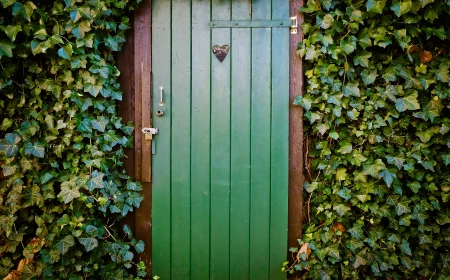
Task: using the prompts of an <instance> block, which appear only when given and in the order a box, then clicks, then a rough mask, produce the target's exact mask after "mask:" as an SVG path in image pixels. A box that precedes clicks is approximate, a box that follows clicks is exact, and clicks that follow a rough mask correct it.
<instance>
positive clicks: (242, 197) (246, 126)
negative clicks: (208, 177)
mask: <svg viewBox="0 0 450 280" xmlns="http://www.w3.org/2000/svg"><path fill="white" fill-rule="evenodd" d="M250 9H251V1H250V0H247V1H244V0H241V1H233V3H232V12H233V14H232V19H233V20H250V19H251V11H250ZM231 37H232V43H231V46H232V49H231V51H230V54H229V55H231V57H230V58H231V62H232V69H233V71H232V73H231V76H232V78H231V81H232V83H231V95H232V97H231V201H230V207H231V208H230V279H240V280H245V279H248V278H249V251H250V235H249V232H250V227H249V225H250V224H249V221H250V112H251V103H250V100H251V95H250V94H251V91H250V80H251V77H250V73H251V31H250V28H234V29H231Z"/></svg>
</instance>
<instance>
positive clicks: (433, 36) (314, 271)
mask: <svg viewBox="0 0 450 280" xmlns="http://www.w3.org/2000/svg"><path fill="white" fill-rule="evenodd" d="M301 11H302V12H303V13H304V16H305V22H304V24H303V25H302V28H303V32H304V34H305V35H304V39H303V41H302V42H301V43H300V44H299V50H298V53H299V54H300V55H301V56H302V57H303V58H304V61H305V63H304V67H305V68H304V70H305V76H306V77H305V81H306V90H305V94H304V95H303V96H298V97H297V98H296V100H295V104H298V105H301V106H302V107H303V108H304V109H305V121H306V122H305V127H306V128H307V129H306V136H305V139H306V142H307V150H308V154H307V157H306V177H307V182H306V183H305V184H304V190H305V192H304V194H305V195H304V200H305V203H306V206H307V209H306V210H305V212H306V215H305V219H304V228H303V230H304V234H303V236H302V237H301V239H299V243H300V244H299V245H300V246H299V248H291V250H292V252H293V253H294V256H295V257H296V261H295V263H291V264H286V266H285V267H284V270H286V271H289V272H291V273H293V272H295V271H296V270H299V271H303V272H304V273H303V278H314V279H375V278H381V279H448V278H447V277H448V275H450V246H449V244H450V243H449V242H450V207H449V206H450V205H449V195H450V166H449V164H450V149H449V148H450V137H449V135H450V132H449V131H450V105H449V104H450V102H449V100H450V83H449V67H450V56H449V46H450V21H449V18H450V1H448V0H434V1H433V0H417V1H411V0H405V1H399V0H394V1H390V0H389V1H387V0H380V1H376V0H353V1H352V0H343V1H335V0H320V1H315V0H308V1H307V3H306V4H305V6H304V7H303V8H302V9H301Z"/></svg>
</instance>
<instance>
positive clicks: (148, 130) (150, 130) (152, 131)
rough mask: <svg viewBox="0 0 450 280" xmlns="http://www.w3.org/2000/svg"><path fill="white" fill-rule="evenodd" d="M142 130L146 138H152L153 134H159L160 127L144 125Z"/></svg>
mask: <svg viewBox="0 0 450 280" xmlns="http://www.w3.org/2000/svg"><path fill="white" fill-rule="evenodd" d="M141 131H142V133H144V136H145V140H152V139H153V135H156V134H158V129H157V128H153V127H144V128H142V130H141Z"/></svg>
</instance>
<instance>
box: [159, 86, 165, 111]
mask: <svg viewBox="0 0 450 280" xmlns="http://www.w3.org/2000/svg"><path fill="white" fill-rule="evenodd" d="M163 89H164V88H163V87H162V86H160V87H159V94H160V98H159V106H163V105H164V103H163Z"/></svg>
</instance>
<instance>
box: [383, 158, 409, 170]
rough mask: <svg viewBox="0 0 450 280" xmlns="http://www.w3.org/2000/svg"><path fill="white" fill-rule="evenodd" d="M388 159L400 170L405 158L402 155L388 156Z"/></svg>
mask: <svg viewBox="0 0 450 280" xmlns="http://www.w3.org/2000/svg"><path fill="white" fill-rule="evenodd" d="M386 160H387V162H388V163H389V164H393V165H395V166H396V167H397V169H398V170H401V169H402V167H403V164H404V162H405V159H404V158H403V157H401V156H386Z"/></svg>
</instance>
